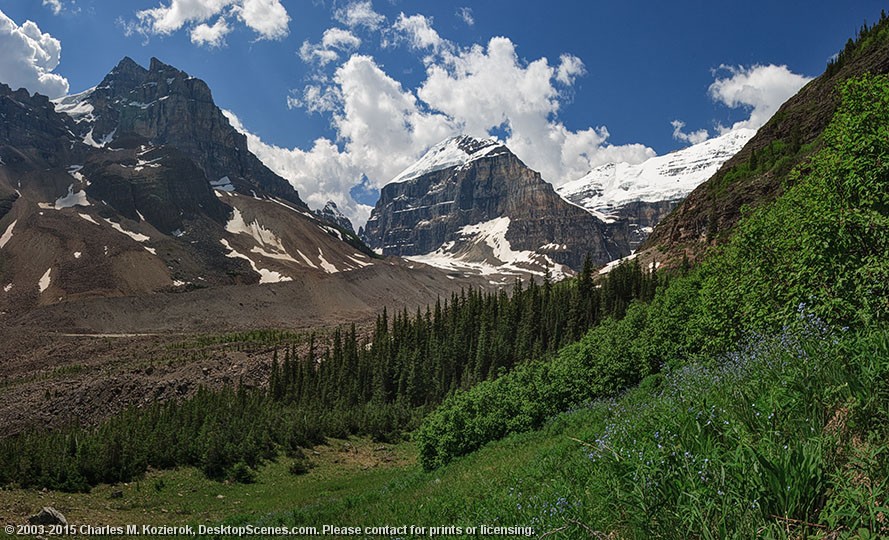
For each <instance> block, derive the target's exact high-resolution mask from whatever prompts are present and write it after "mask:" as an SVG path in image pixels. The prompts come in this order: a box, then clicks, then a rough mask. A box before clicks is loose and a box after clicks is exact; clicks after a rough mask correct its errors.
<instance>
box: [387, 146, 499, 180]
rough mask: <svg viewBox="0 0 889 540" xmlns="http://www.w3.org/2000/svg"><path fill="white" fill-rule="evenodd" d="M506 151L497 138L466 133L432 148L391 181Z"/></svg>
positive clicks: (461, 165)
mask: <svg viewBox="0 0 889 540" xmlns="http://www.w3.org/2000/svg"><path fill="white" fill-rule="evenodd" d="M504 151H508V150H507V148H506V146H505V145H504V144H503V143H501V142H500V141H498V140H497V139H493V138H491V139H476V138H474V137H469V136H466V135H461V136H459V137H452V138H449V139H445V140H443V141H441V142H440V143H438V144H436V145H435V146H433V147H432V148H430V149H429V150H428V151H427V152H426V153H425V154H424V155H423V157H421V158H420V159H419V160H417V162H416V163H414V164H413V165H411V166H410V167H408V168H407V169H405V170H403V171H401V173H400V174H399V175H398V176H396V177H395V178H393V179H392V181H391V182H390V183H398V182H407V181H408V180H413V179H414V178H419V177H420V176H423V175H425V174H429V173H433V172H435V171H441V170H444V169H451V168H454V167H463V166H465V165H467V164H469V163H471V162H473V161H475V160H477V159H481V158H483V157H485V156H488V155H492V154H493V153H495V152H504Z"/></svg>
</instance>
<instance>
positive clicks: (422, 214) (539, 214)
mask: <svg viewBox="0 0 889 540" xmlns="http://www.w3.org/2000/svg"><path fill="white" fill-rule="evenodd" d="M364 234H365V239H366V241H367V242H368V243H369V245H370V246H371V247H372V248H375V249H376V250H378V251H379V252H382V253H383V254H385V255H400V256H410V257H417V260H418V262H425V263H430V264H434V265H437V266H446V267H448V268H453V269H458V268H459V269H461V270H462V269H467V268H470V269H474V270H475V271H477V272H480V273H482V274H486V273H498V272H499V273H501V274H503V273H507V274H508V273H512V274H513V275H515V273H525V274H527V273H532V274H534V273H536V274H542V273H543V272H544V271H545V270H546V269H547V268H549V269H550V270H556V269H557V268H556V267H560V266H562V265H563V266H565V267H568V268H571V269H574V270H578V269H580V267H581V266H582V264H583V260H584V258H585V257H586V255H587V254H590V255H591V257H592V259H593V260H594V261H595V262H597V263H600V264H604V263H606V262H608V261H610V260H612V259H613V258H615V257H619V256H621V255H625V254H627V253H628V251H627V253H623V252H622V251H621V249H620V248H619V247H618V246H616V245H614V244H613V243H612V242H611V240H610V239H608V238H607V237H606V235H605V230H604V225H603V223H602V222H601V221H599V220H598V219H596V218H595V217H593V216H592V215H591V214H590V213H589V212H587V211H586V210H584V209H582V208H579V207H577V206H575V205H573V204H571V203H568V202H567V201H565V200H564V199H562V198H561V197H559V196H558V194H556V192H555V190H554V189H553V187H552V185H550V184H548V183H547V182H545V181H544V180H543V179H542V178H541V176H540V174H539V173H537V172H535V171H533V170H531V169H529V168H528V167H527V166H526V165H525V164H524V163H522V161H521V160H519V158H518V157H516V156H515V154H513V153H512V152H511V151H509V149H508V148H507V147H506V146H505V145H504V144H503V143H501V142H500V141H497V140H496V139H487V140H479V139H474V138H471V137H465V136H464V137H454V138H450V139H447V140H445V141H442V142H441V143H439V144H437V145H435V146H434V147H432V148H431V149H430V150H429V151H428V152H427V153H426V154H425V155H424V156H423V157H422V158H420V160H419V161H417V163H415V164H414V165H412V166H411V167H408V168H407V169H406V170H405V171H404V172H402V173H401V174H400V175H398V176H397V177H396V178H395V179H394V180H393V181H392V182H390V183H389V184H387V185H386V186H384V187H383V189H382V190H381V192H380V200H379V201H378V202H377V205H376V207H375V208H374V210H373V212H372V213H371V217H370V219H369V220H368V222H367V227H366V228H365V231H364ZM504 270H505V271H504Z"/></svg>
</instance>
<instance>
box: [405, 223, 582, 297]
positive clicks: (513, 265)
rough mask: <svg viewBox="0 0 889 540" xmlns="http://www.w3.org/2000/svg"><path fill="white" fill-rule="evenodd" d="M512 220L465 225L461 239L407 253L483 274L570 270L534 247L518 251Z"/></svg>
mask: <svg viewBox="0 0 889 540" xmlns="http://www.w3.org/2000/svg"><path fill="white" fill-rule="evenodd" d="M509 223H510V220H509V218H508V217H499V218H496V219H492V220H490V221H484V222H481V223H476V224H474V225H466V226H464V227H462V228H461V229H460V230H459V233H458V234H459V241H450V242H446V243H444V244H442V246H441V247H439V248H438V249H437V250H435V251H433V252H432V253H427V254H425V255H414V256H408V257H405V259H408V260H410V261H414V262H418V263H423V264H428V265H429V266H435V267H437V268H441V269H444V270H448V271H452V272H461V273H467V274H479V275H483V276H495V275H500V276H504V279H503V281H502V283H507V282H508V280H509V279H510V278H509V276H518V275H527V274H532V275H539V276H542V275H543V274H544V270H543V269H544V268H549V269H550V275H551V277H552V279H554V280H559V279H562V278H564V277H565V276H567V275H571V271H570V270H569V269H568V268H567V267H565V266H563V265H561V264H558V263H555V262H553V260H552V259H550V258H549V257H547V256H546V255H543V254H540V253H535V252H533V251H515V250H513V249H512V246H511V245H510V243H509V240H507V239H506V233H507V231H508V230H509Z"/></svg>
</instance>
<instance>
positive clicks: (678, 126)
mask: <svg viewBox="0 0 889 540" xmlns="http://www.w3.org/2000/svg"><path fill="white" fill-rule="evenodd" d="M670 125H671V126H673V138H674V139H676V140H677V141H683V142H687V143H691V144H698V143H702V142H704V141H706V140H707V139H709V138H710V133H709V132H708V131H707V130H706V129H699V130H697V131H692V132H691V133H686V132H685V131H683V130H684V129H685V122H683V121H682V120H673V121H672V122H670Z"/></svg>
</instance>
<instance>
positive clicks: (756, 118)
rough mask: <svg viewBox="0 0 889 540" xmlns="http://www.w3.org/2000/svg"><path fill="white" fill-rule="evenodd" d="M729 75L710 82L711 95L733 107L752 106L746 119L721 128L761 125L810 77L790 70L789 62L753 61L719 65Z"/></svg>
mask: <svg viewBox="0 0 889 540" xmlns="http://www.w3.org/2000/svg"><path fill="white" fill-rule="evenodd" d="M718 71H720V72H725V73H727V74H728V76H727V77H723V78H718V77H717V79H716V80H715V81H714V82H713V84H711V85H710V89H709V93H710V97H711V98H712V99H713V100H714V101H717V102H719V103H722V104H724V105H726V106H728V107H731V108H737V107H743V108H746V109H749V110H750V117H749V118H748V119H747V120H744V121H741V122H736V123H735V124H734V125H732V126H731V127H723V126H720V131H721V132H726V131H731V130H734V129H738V128H753V129H759V128H760V127H761V126H762V125H763V124H765V123H766V121H768V119H769V118H771V117H772V115H773V114H775V112H776V111H777V110H778V108H779V107H780V106H781V104H783V103H784V102H785V101H787V99H788V98H790V97H791V96H793V95H794V94H796V93H797V92H798V91H799V89H800V88H802V87H803V86H804V85H805V84H806V83H808V82H809V81H810V80H812V79H811V77H806V76H804V75H798V74H796V73H793V72H791V71H790V70H789V69H788V68H787V66H776V65H772V64H769V65H766V66H762V65H754V66H751V67H743V66H726V65H722V66H719V70H718Z"/></svg>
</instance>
